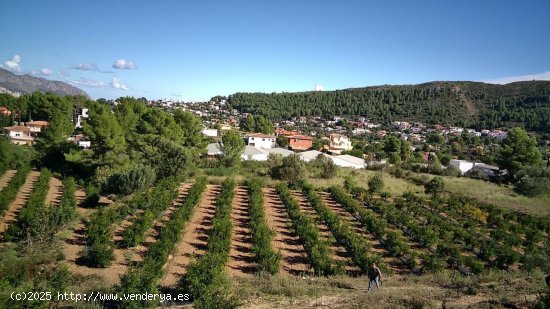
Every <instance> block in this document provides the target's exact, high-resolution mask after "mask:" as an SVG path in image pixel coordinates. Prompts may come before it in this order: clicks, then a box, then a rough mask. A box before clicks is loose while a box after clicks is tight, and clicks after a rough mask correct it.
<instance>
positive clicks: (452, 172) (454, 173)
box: [443, 166, 462, 177]
mask: <svg viewBox="0 0 550 309" xmlns="http://www.w3.org/2000/svg"><path fill="white" fill-rule="evenodd" d="M443 175H445V176H451V177H460V176H462V172H461V171H460V170H459V169H458V167H456V166H449V167H447V168H446V169H444V170H443Z"/></svg>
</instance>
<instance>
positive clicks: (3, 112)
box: [0, 106, 11, 116]
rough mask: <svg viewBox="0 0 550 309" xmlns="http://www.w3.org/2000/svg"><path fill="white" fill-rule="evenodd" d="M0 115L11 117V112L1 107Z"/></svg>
mask: <svg viewBox="0 0 550 309" xmlns="http://www.w3.org/2000/svg"><path fill="white" fill-rule="evenodd" d="M0 115H2V116H9V115H11V111H10V110H9V109H8V108H7V107H5V106H0Z"/></svg>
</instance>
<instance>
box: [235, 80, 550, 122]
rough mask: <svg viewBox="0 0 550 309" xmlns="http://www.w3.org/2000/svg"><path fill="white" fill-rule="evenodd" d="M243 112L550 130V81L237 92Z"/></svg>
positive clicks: (281, 116) (279, 116)
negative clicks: (362, 117)
mask: <svg viewBox="0 0 550 309" xmlns="http://www.w3.org/2000/svg"><path fill="white" fill-rule="evenodd" d="M229 102H230V104H231V106H232V107H234V108H236V109H237V110H239V111H241V112H249V113H254V114H262V115H264V116H266V117H268V118H270V119H272V120H281V119H287V118H290V117H293V116H325V117H330V116H334V115H340V116H343V115H362V116H366V117H367V118H369V119H370V120H371V121H374V122H380V123H388V122H391V121H394V120H409V121H420V122H423V123H425V124H435V123H445V124H449V125H460V126H474V127H477V128H496V127H509V126H517V125H520V126H524V127H525V128H527V129H528V130H534V131H545V132H548V131H550V82H549V81H529V82H517V83H511V84H507V85H492V84H485V83H477V82H430V83H425V84H420V85H399V86H391V85H385V86H375V87H366V88H353V89H345V90H336V91H323V92H298V93H271V94H267V93H236V94H234V95H231V96H230V97H229Z"/></svg>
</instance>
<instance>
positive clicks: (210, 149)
mask: <svg viewBox="0 0 550 309" xmlns="http://www.w3.org/2000/svg"><path fill="white" fill-rule="evenodd" d="M221 154H222V148H221V146H220V143H211V144H208V145H207V146H206V155H208V156H210V157H213V156H219V155H221Z"/></svg>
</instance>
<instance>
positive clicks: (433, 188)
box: [424, 177, 445, 196]
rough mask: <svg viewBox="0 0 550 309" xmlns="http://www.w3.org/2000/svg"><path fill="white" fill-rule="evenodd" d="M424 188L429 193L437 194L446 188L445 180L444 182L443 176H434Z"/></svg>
mask: <svg viewBox="0 0 550 309" xmlns="http://www.w3.org/2000/svg"><path fill="white" fill-rule="evenodd" d="M424 188H425V192H426V193H427V194H431V195H433V196H437V195H439V194H440V193H442V192H443V190H444V189H445V182H443V178H441V177H434V178H433V179H432V180H430V181H429V182H428V183H426V184H425V185H424Z"/></svg>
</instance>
